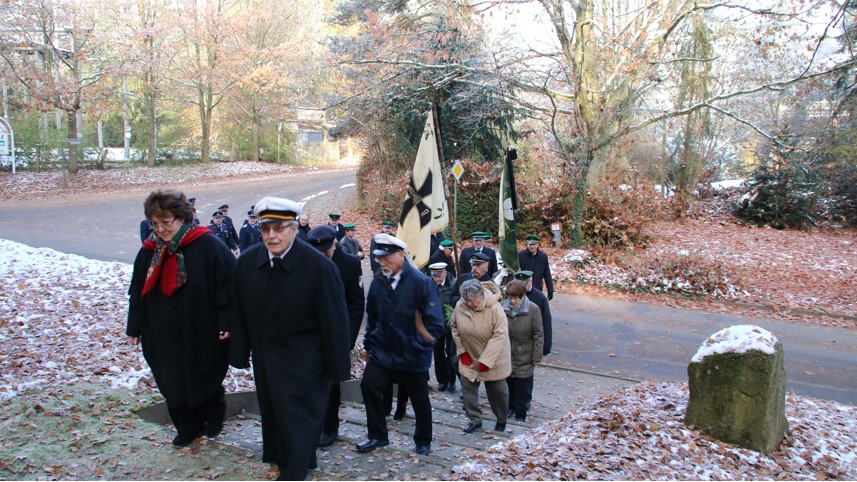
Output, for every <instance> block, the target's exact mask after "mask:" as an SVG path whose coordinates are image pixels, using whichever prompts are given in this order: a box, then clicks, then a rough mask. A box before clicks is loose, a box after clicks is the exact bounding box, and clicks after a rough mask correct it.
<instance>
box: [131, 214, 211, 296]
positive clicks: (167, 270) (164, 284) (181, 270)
mask: <svg viewBox="0 0 857 482" xmlns="http://www.w3.org/2000/svg"><path fill="white" fill-rule="evenodd" d="M210 232H211V231H210V230H209V229H208V228H206V227H202V226H198V225H195V224H193V223H185V224H183V225H182V227H181V228H179V230H178V232H177V233H176V235H175V237H174V238H173V239H172V241H170V242H169V243H165V242H164V241H162V240H161V239H160V238H157V237H156V236H152V238H155V239H157V240H158V241H157V243H156V242H155V241H153V240H152V238H149V239H147V240H146V241H144V242H143V249H148V250H150V251H154V252H155V253H154V254H153V255H152V261H151V262H150V263H149V270H148V272H147V273H146V282H145V283H144V284H143V292H142V294H141V296H146V293H148V292H149V291H151V289H152V288H154V287H155V284H157V282H158V278H160V279H161V292H162V293H164V295H166V296H172V295H173V293H175V292H176V290H177V289H179V288H180V287H181V286H182V285H183V284H185V282H186V281H187V270H186V269H185V263H184V254H183V253H182V252H181V248H183V247H185V246H187V245H189V244H190V243H192V242H194V241H195V240H197V239H198V238H199V237H200V236H202V235H204V234H206V233H210ZM162 272H163V273H162Z"/></svg>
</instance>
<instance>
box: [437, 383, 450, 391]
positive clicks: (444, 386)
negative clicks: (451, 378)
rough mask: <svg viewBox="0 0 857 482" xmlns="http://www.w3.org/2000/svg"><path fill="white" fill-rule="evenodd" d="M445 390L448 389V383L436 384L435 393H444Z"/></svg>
mask: <svg viewBox="0 0 857 482" xmlns="http://www.w3.org/2000/svg"><path fill="white" fill-rule="evenodd" d="M447 388H449V384H448V383H438V384H437V391H439V392H445V391H446V389H447Z"/></svg>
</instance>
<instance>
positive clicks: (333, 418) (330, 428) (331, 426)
mask: <svg viewBox="0 0 857 482" xmlns="http://www.w3.org/2000/svg"><path fill="white" fill-rule="evenodd" d="M341 404H342V389H341V388H340V387H339V382H334V383H332V384H331V386H330V398H328V400H327V413H326V414H325V416H324V433H326V434H328V435H333V434H335V433H338V432H339V405H341Z"/></svg>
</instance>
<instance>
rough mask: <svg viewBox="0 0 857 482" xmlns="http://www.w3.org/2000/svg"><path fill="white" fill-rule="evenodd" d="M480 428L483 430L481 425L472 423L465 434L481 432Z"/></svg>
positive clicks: (465, 430) (465, 429)
mask: <svg viewBox="0 0 857 482" xmlns="http://www.w3.org/2000/svg"><path fill="white" fill-rule="evenodd" d="M480 428H482V424H481V423H473V422H470V423H468V424H467V426H466V427H464V433H473V432H475V431H477V430H479V429H480Z"/></svg>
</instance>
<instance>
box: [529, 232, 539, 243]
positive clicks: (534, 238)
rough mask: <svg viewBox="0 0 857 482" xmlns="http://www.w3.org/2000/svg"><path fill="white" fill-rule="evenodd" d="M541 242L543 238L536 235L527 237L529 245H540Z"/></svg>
mask: <svg viewBox="0 0 857 482" xmlns="http://www.w3.org/2000/svg"><path fill="white" fill-rule="evenodd" d="M541 240H542V238H540V237H538V236H536V235H535V234H532V235H530V236H527V244H539V241H541Z"/></svg>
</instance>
